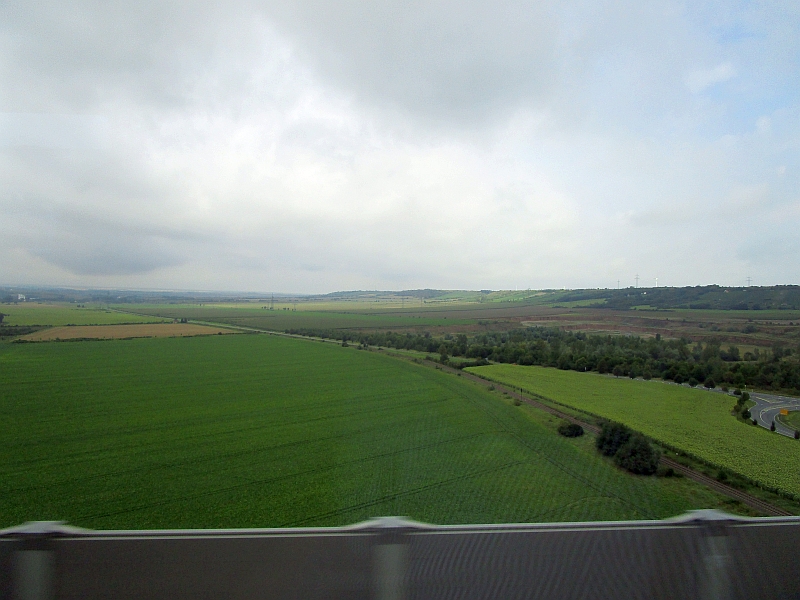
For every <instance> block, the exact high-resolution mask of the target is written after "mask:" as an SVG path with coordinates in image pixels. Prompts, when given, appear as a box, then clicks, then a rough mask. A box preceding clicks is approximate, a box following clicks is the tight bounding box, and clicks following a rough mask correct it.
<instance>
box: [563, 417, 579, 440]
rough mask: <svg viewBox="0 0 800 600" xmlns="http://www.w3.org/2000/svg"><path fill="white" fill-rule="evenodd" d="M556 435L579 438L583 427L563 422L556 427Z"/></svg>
mask: <svg viewBox="0 0 800 600" xmlns="http://www.w3.org/2000/svg"><path fill="white" fill-rule="evenodd" d="M558 433H560V434H561V435H563V436H564V437H580V436H582V435H583V427H581V426H580V425H578V424H577V423H570V422H569V421H563V422H562V423H561V425H559V426H558Z"/></svg>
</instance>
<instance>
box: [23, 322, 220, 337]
mask: <svg viewBox="0 0 800 600" xmlns="http://www.w3.org/2000/svg"><path fill="white" fill-rule="evenodd" d="M218 333H224V334H232V333H236V332H235V331H232V330H230V329H222V328H220V327H207V326H206V325H195V324H193V323H146V324H141V325H139V324H133V325H74V326H67V327H52V328H50V329H43V330H42V331H37V332H35V333H31V334H28V335H25V336H22V338H20V339H23V340H26V341H30V342H51V341H55V340H75V339H92V340H114V339H123V338H141V337H188V336H195V335H214V334H218Z"/></svg>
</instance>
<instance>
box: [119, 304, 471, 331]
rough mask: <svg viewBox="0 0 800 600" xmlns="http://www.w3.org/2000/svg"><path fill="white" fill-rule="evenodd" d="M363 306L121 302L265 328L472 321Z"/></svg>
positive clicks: (141, 309) (150, 311)
mask: <svg viewBox="0 0 800 600" xmlns="http://www.w3.org/2000/svg"><path fill="white" fill-rule="evenodd" d="M361 305H362V309H361V310H356V309H352V310H351V311H344V310H302V309H298V310H296V311H294V310H280V309H279V310H265V309H263V308H258V307H255V306H254V307H246V306H242V305H233V306H213V305H211V306H190V305H187V306H170V305H156V306H135V307H129V306H128V307H125V306H120V307H119V308H120V309H121V310H131V311H135V312H136V313H138V314H141V315H154V316H162V317H168V318H170V319H178V318H188V319H192V320H196V321H205V322H212V323H223V324H226V325H238V326H241V327H252V328H254V329H262V330H265V331H286V330H288V329H347V330H359V329H362V330H373V329H405V328H413V329H418V328H420V329H424V328H430V327H442V326H446V325H459V324H466V323H469V322H470V321H467V320H463V319H462V320H458V319H453V318H451V319H449V320H448V318H447V316H446V315H445V316H441V315H439V314H437V313H435V312H431V313H424V314H418V313H416V312H412V311H405V312H403V311H400V310H397V311H389V310H387V309H384V310H374V309H371V310H368V309H370V306H369V304H368V303H361Z"/></svg>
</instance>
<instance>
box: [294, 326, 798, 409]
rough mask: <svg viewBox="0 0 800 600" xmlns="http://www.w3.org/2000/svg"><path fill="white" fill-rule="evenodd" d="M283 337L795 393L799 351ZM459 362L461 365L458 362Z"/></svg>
mask: <svg viewBox="0 0 800 600" xmlns="http://www.w3.org/2000/svg"><path fill="white" fill-rule="evenodd" d="M287 333H294V334H300V335H308V336H315V337H324V338H328V339H337V340H342V341H343V342H348V343H353V344H359V345H369V346H385V347H388V348H398V349H405V350H417V351H420V352H427V353H429V354H436V355H438V358H439V360H441V361H443V362H445V361H448V360H449V359H450V358H451V357H463V358H465V359H474V360H475V361H477V360H489V361H493V362H499V363H514V364H519V365H540V366H546V367H556V368H559V369H563V370H572V371H595V372H598V373H609V374H613V375H616V376H618V377H631V378H637V377H642V378H644V379H651V378H654V377H656V378H662V379H665V380H670V381H674V382H675V383H688V384H690V385H705V386H706V387H717V386H725V387H734V388H744V387H757V388H760V389H770V390H787V391H793V392H796V393H800V349H798V348H795V349H792V348H789V347H786V346H781V345H776V346H774V347H773V348H771V349H762V350H758V349H757V350H755V352H753V353H749V352H748V353H745V354H744V355H743V354H742V353H741V352H740V350H739V348H738V347H737V346H728V347H726V348H723V347H722V345H721V344H720V343H719V342H718V341H714V340H712V341H709V342H707V343H705V344H702V343H699V342H697V343H692V342H690V341H689V340H687V339H677V340H676V339H670V340H666V339H662V338H661V336H660V335H656V337H654V338H642V337H637V336H611V335H600V334H588V333H581V332H571V331H562V330H560V329H557V328H549V327H529V328H523V329H515V330H512V331H506V332H494V333H492V332H490V333H482V334H480V335H476V336H472V337H468V336H467V335H465V334H458V335H451V334H447V335H445V336H443V337H436V336H433V335H431V334H430V333H398V332H392V331H388V332H380V331H378V332H354V331H343V330H318V329H291V330H287ZM459 362H460V361H459Z"/></svg>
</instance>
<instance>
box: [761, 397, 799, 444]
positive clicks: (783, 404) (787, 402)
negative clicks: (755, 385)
mask: <svg viewBox="0 0 800 600" xmlns="http://www.w3.org/2000/svg"><path fill="white" fill-rule="evenodd" d="M750 399H751V400H752V401H753V402H755V403H756V405H755V406H754V407H752V408H751V409H750V416H751V417H752V418H754V419H755V420H756V421H758V424H759V425H761V426H762V427H766V428H767V429H769V428H770V425H772V421H773V420H774V421H775V431H776V432H777V433H780V434H781V435H786V436H789V437H794V429H791V428H789V427H786V426H785V425H782V424H781V423H779V422H778V419H776V418H775V417H776V416H777V415H778V414H780V412H781V409H788V410H790V411H792V410H800V398H792V397H791V396H774V395H772V394H762V393H761V392H751V393H750Z"/></svg>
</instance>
